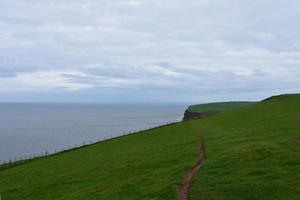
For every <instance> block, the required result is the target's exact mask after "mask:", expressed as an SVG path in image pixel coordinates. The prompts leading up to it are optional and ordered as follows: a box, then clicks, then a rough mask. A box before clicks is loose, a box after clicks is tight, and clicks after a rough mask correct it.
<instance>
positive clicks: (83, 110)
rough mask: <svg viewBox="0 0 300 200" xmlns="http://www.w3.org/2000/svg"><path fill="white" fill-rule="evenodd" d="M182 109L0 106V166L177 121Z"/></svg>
mask: <svg viewBox="0 0 300 200" xmlns="http://www.w3.org/2000/svg"><path fill="white" fill-rule="evenodd" d="M185 108H186V105H102V104H0V162H1V163H2V162H3V161H8V160H9V159H12V160H14V159H15V158H16V159H19V158H20V157H24V156H25V155H27V156H28V155H29V154H37V153H42V152H45V151H48V152H50V153H51V152H54V151H56V150H60V149H61V148H68V147H70V146H74V145H79V144H82V143H83V142H85V143H89V142H92V141H93V142H95V141H97V140H103V139H105V138H109V137H114V136H118V135H120V134H123V133H128V132H132V131H137V130H140V129H145V128H149V127H150V126H151V127H153V126H158V125H160V124H164V123H167V122H171V121H175V120H180V119H181V118H182V117H183V112H184V110H185Z"/></svg>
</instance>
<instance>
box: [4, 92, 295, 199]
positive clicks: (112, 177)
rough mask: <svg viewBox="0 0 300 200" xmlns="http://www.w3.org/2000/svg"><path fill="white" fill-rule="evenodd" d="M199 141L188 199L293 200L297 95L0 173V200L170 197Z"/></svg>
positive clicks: (38, 161)
mask: <svg viewBox="0 0 300 200" xmlns="http://www.w3.org/2000/svg"><path fill="white" fill-rule="evenodd" d="M200 138H202V139H203V142H204V143H205V147H206V161H205V163H204V166H203V167H202V168H201V169H200V171H199V172H198V173H197V174H196V176H195V177H194V179H193V182H192V185H191V188H190V191H189V195H190V199H195V200H197V199H299V195H300V189H299V188H300V183H299V180H300V176H299V174H300V148H299V147H300V95H285V96H279V97H274V98H271V99H269V100H266V101H263V102H260V103H257V104H253V105H248V106H245V107H242V108H238V109H233V110H230V111H226V112H223V113H219V114H216V115H214V116H211V117H209V118H205V119H198V120H191V121H186V122H182V123H178V124H175V125H171V126H167V127H162V128H159V129H153V130H150V131H147V132H143V133H138V134H134V135H130V136H125V137H121V138H116V139H113V140H110V141H105V142H101V143H98V144H95V145H92V146H88V147H85V148H82V149H77V150H73V151H70V152H65V153H61V154H58V155H53V156H50V157H46V158H42V159H39V160H35V161H32V162H29V163H26V164H23V165H19V166H16V167H13V168H9V169H5V170H1V171H0V193H1V195H2V200H3V199H4V200H9V199H176V193H177V189H178V186H179V184H180V182H181V179H182V177H183V176H184V175H185V174H186V172H187V171H188V170H189V169H190V167H191V166H192V165H193V164H194V163H196V161H197V158H198V154H199V139H200Z"/></svg>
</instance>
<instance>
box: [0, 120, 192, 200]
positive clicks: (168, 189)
mask: <svg viewBox="0 0 300 200" xmlns="http://www.w3.org/2000/svg"><path fill="white" fill-rule="evenodd" d="M197 127H198V125H197V122H191V123H180V124H175V125H172V126H167V127H163V128H160V129H154V130H151V131H148V132H144V133H139V134H136V135H130V136H126V137H121V138H117V139H113V140H110V141H107V142H103V143H99V144H96V145H92V146H89V147H85V148H82V149H78V150H74V151H70V152H66V153H62V154H58V155H54V156H50V157H47V158H43V159H39V160H35V161H32V162H29V163H25V164H23V165H18V166H16V167H13V168H9V169H5V170H2V171H0V193H1V194H2V200H10V199H13V200H15V199H22V200H25V199H30V200H35V199H37V200H41V199H43V200H44V199H49V200H50V199H51V200H53V199H66V200H69V199H87V200H90V199H122V200H123V199H130V200H133V199H175V197H176V190H177V186H178V184H179V183H180V180H181V177H183V176H184V174H185V172H186V171H187V170H188V169H189V167H190V166H191V165H192V164H193V163H194V162H196V160H197V154H198V143H197V139H196V138H197V134H196V133H197Z"/></svg>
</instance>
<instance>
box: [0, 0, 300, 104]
mask: <svg viewBox="0 0 300 200" xmlns="http://www.w3.org/2000/svg"><path fill="white" fill-rule="evenodd" d="M299 8H300V3H299V1H296V0H291V1H289V2H280V1H276V2H274V1H271V0H264V1H258V0H255V1H251V2H250V1H249V2H241V1H237V0H234V1H227V0H217V1H215V2H213V3H212V2H211V1H208V0H201V1H198V0H191V1H188V2H187V1H183V0H176V1H174V0H172V1H171V0H165V1H159V0H115V1H104V0H103V1H96V0H87V1H82V0H76V1H69V0H53V1H37V0H29V1H26V2H25V1H18V0H2V1H1V3H0V29H1V33H0V87H1V88H0V96H2V97H3V96H5V95H7V94H6V92H7V91H10V93H13V92H14V91H15V93H18V92H20V90H22V91H28V93H30V92H31V91H35V92H38V91H43V92H47V91H53V90H59V91H66V93H68V92H70V91H72V92H73V93H76V92H77V93H78V92H80V91H87V93H86V95H91V96H93V95H92V94H97V93H99V91H106V93H103V94H102V93H101V95H109V94H111V92H113V91H115V92H116V93H118V92H119V90H121V89H126V90H127V92H128V94H131V93H132V94H134V95H132V96H135V97H136V98H137V97H140V98H141V99H144V98H145V97H144V96H147V95H148V96H149V95H150V94H158V95H157V99H165V100H168V99H169V97H167V96H172V97H173V98H172V99H174V98H176V97H177V98H178V99H182V100H183V101H186V100H188V101H191V100H193V99H194V98H196V97H195V96H197V95H196V94H202V96H203V95H213V93H218V94H220V95H221V96H218V98H219V99H222V97H224V98H225V97H226V96H230V95H238V96H240V97H243V96H247V97H252V98H257V96H262V95H263V93H264V92H265V94H267V93H268V92H269V91H276V92H285V91H295V88H297V87H298V86H299V81H298V79H297V76H298V75H300V68H299V64H300V38H299V35H300V28H298V26H297V25H298V21H299V20H300V15H299V13H300V10H299ZM108 90H109V92H108ZM163 90H164V91H163ZM29 91H30V92H29ZM166 91H167V92H166ZM255 91H261V93H260V94H259V95H257V94H255V93H254V92H255ZM181 93H182V94H186V95H185V96H184V97H183V96H181V95H179V94H181ZM68 94H69V93H68ZM77 98H78V100H79V101H80V97H77ZM93 98H95V101H96V100H97V98H96V97H93ZM111 98H116V97H111ZM149 98H150V97H149ZM151 98H152V97H151ZM153 98H154V97H153ZM199 98H201V97H199ZM202 98H203V97H202ZM152 100H153V99H152Z"/></svg>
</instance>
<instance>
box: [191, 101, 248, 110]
mask: <svg viewBox="0 0 300 200" xmlns="http://www.w3.org/2000/svg"><path fill="white" fill-rule="evenodd" d="M252 104H254V102H249V101H232V102H219V103H206V104H197V105H192V106H189V108H188V109H189V111H192V112H224V111H229V110H233V109H236V108H241V107H244V106H249V105H252Z"/></svg>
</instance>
